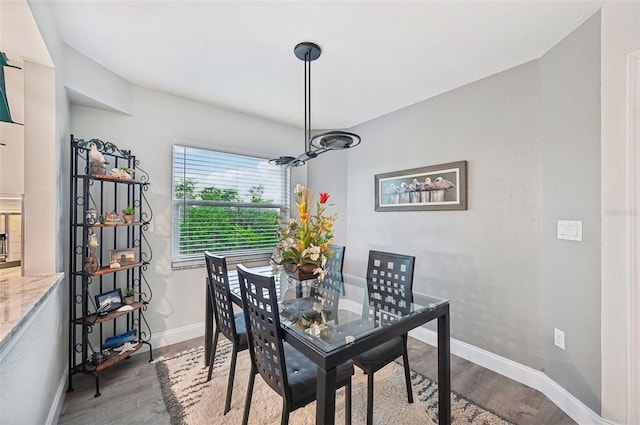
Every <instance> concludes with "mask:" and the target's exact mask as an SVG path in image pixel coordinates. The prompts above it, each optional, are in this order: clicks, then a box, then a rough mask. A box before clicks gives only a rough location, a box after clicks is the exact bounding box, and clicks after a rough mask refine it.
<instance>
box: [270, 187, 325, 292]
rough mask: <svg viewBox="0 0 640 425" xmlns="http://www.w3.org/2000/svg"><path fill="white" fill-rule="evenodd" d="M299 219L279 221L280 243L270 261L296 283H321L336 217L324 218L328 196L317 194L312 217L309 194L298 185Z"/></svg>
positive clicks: (307, 189)
mask: <svg viewBox="0 0 640 425" xmlns="http://www.w3.org/2000/svg"><path fill="white" fill-rule="evenodd" d="M295 193H296V205H297V207H298V219H292V218H289V219H285V218H283V217H282V216H279V217H278V237H279V239H280V242H279V243H278V244H277V245H276V246H275V247H274V249H273V255H272V256H271V259H272V260H273V262H274V263H275V264H281V265H283V266H284V268H285V271H286V272H287V274H289V276H291V277H293V278H294V279H298V280H301V279H302V280H305V279H312V278H314V277H315V276H317V278H318V280H320V281H321V280H323V279H324V276H325V275H326V274H327V270H326V269H325V266H326V264H327V260H328V259H329V257H330V256H331V254H332V251H331V250H330V249H329V244H331V243H333V224H334V222H335V221H336V219H337V214H333V215H325V208H326V202H327V200H328V199H329V194H328V193H325V192H320V199H319V201H318V202H316V210H315V214H312V213H311V212H310V207H309V205H310V203H311V190H310V189H309V188H307V187H305V186H302V185H297V186H296V189H295Z"/></svg>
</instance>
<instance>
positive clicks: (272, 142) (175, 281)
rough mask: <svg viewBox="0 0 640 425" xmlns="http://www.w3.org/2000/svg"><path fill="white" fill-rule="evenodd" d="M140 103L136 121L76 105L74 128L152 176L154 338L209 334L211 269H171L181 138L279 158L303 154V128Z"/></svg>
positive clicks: (178, 101)
mask: <svg viewBox="0 0 640 425" xmlns="http://www.w3.org/2000/svg"><path fill="white" fill-rule="evenodd" d="M132 99H133V102H132V105H133V109H132V115H131V116H126V115H123V114H119V113H115V112H109V111H104V110H99V109H95V108H88V107H84V106H72V109H71V117H72V120H71V129H72V133H73V134H74V136H75V137H78V138H84V139H90V138H99V139H102V140H105V141H109V142H112V143H115V144H116V145H117V146H118V147H120V148H124V149H131V150H132V152H133V153H134V154H135V155H136V156H137V159H139V160H140V167H141V168H142V169H144V170H145V171H146V172H148V173H149V177H150V182H151V185H150V188H149V191H148V192H147V196H148V200H149V202H150V204H151V208H152V209H153V220H152V222H151V225H150V229H149V232H148V234H147V237H148V239H149V242H150V244H151V248H152V251H153V261H152V262H151V264H150V265H149V269H148V271H147V272H146V273H145V275H146V278H147V280H148V282H149V283H150V284H151V286H152V291H153V300H152V302H151V304H150V306H149V310H148V312H147V313H146V316H147V319H148V320H149V323H150V325H151V331H152V333H153V335H154V336H155V337H158V336H160V337H161V339H160V340H157V339H155V340H154V341H152V342H157V343H161V344H166V343H168V342H175V341H179V340H181V339H185V338H188V337H195V336H198V335H201V334H202V329H203V327H202V326H203V322H204V302H205V301H204V300H205V298H204V294H205V293H204V285H205V281H204V276H205V269H204V268H198V269H187V270H172V269H171V238H172V234H171V219H172V217H171V211H172V208H171V172H172V169H171V164H172V145H173V144H174V143H175V142H177V141H178V140H179V142H180V143H185V142H186V143H189V144H190V145H192V146H196V147H203V148H211V149H215V148H217V149H221V150H225V151H229V152H237V153H247V154H252V155H258V156H264V157H267V158H271V157H277V156H280V155H283V154H291V152H297V151H298V150H300V148H301V147H300V146H298V145H300V144H301V143H299V140H300V136H301V134H302V131H301V130H300V129H296V128H292V127H286V126H282V125H278V124H274V123H271V122H269V121H265V120H262V119H258V118H253V117H249V116H246V115H241V114H238V113H234V112H229V111H225V110H221V109H218V108H215V107H212V106H207V105H203V104H201V103H197V102H193V101H190V100H186V99H184V98H181V97H177V96H171V95H166V94H161V93H158V92H154V91H150V90H146V89H142V88H138V87H133V92H132ZM167 332H170V333H169V334H163V333H167Z"/></svg>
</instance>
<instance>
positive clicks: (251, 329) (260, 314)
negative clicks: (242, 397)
mask: <svg viewBox="0 0 640 425" xmlns="http://www.w3.org/2000/svg"><path fill="white" fill-rule="evenodd" d="M237 271H238V280H239V282H240V291H241V293H242V304H243V306H244V318H245V323H246V326H247V337H248V340H249V352H250V353H251V361H252V362H253V364H254V365H255V367H256V369H257V370H258V373H260V375H261V376H262V379H264V381H265V382H266V383H267V384H268V385H269V386H270V387H271V388H272V389H273V390H274V391H276V392H277V393H278V394H280V395H281V396H282V397H283V398H284V399H288V398H289V397H288V393H287V388H288V387H289V384H288V381H287V372H286V366H285V362H284V347H283V342H282V341H283V337H282V329H281V328H280V314H279V312H278V299H277V294H276V284H275V280H274V278H273V276H269V277H267V276H262V275H259V274H255V273H252V272H251V271H249V270H248V269H247V268H246V267H244V266H243V265H242V264H238V266H237Z"/></svg>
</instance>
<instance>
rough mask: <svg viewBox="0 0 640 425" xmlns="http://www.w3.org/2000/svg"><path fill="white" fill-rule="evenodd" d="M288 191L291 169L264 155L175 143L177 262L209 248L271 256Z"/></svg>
mask: <svg viewBox="0 0 640 425" xmlns="http://www.w3.org/2000/svg"><path fill="white" fill-rule="evenodd" d="M288 194H289V172H288V170H285V169H284V168H283V167H274V166H272V165H269V164H267V160H266V159H263V158H255V157H251V156H246V155H236V154H230V153H225V152H217V151H212V150H207V149H198V148H192V147H187V146H179V145H174V147H173V253H172V257H173V262H174V265H179V264H176V263H184V262H189V261H193V260H202V259H203V255H202V253H203V252H204V251H205V250H209V251H213V252H216V253H218V254H220V255H226V256H227V257H234V256H238V257H242V258H243V261H254V260H258V259H261V258H263V259H266V258H268V257H269V255H270V254H271V251H272V248H273V246H274V245H275V244H276V243H277V237H276V218H277V216H278V215H279V214H283V213H284V212H285V209H286V208H288V205H289V199H288ZM231 261H232V262H233V259H231Z"/></svg>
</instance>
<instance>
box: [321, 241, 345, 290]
mask: <svg viewBox="0 0 640 425" xmlns="http://www.w3.org/2000/svg"><path fill="white" fill-rule="evenodd" d="M329 249H331V251H333V254H331V258H329V260H327V264H326V269H327V274H326V275H325V276H324V280H323V282H322V283H323V284H324V285H325V286H327V287H332V288H334V289H336V290H337V291H342V293H343V294H344V282H343V280H342V267H343V265H344V250H345V247H344V246H342V245H329Z"/></svg>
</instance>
